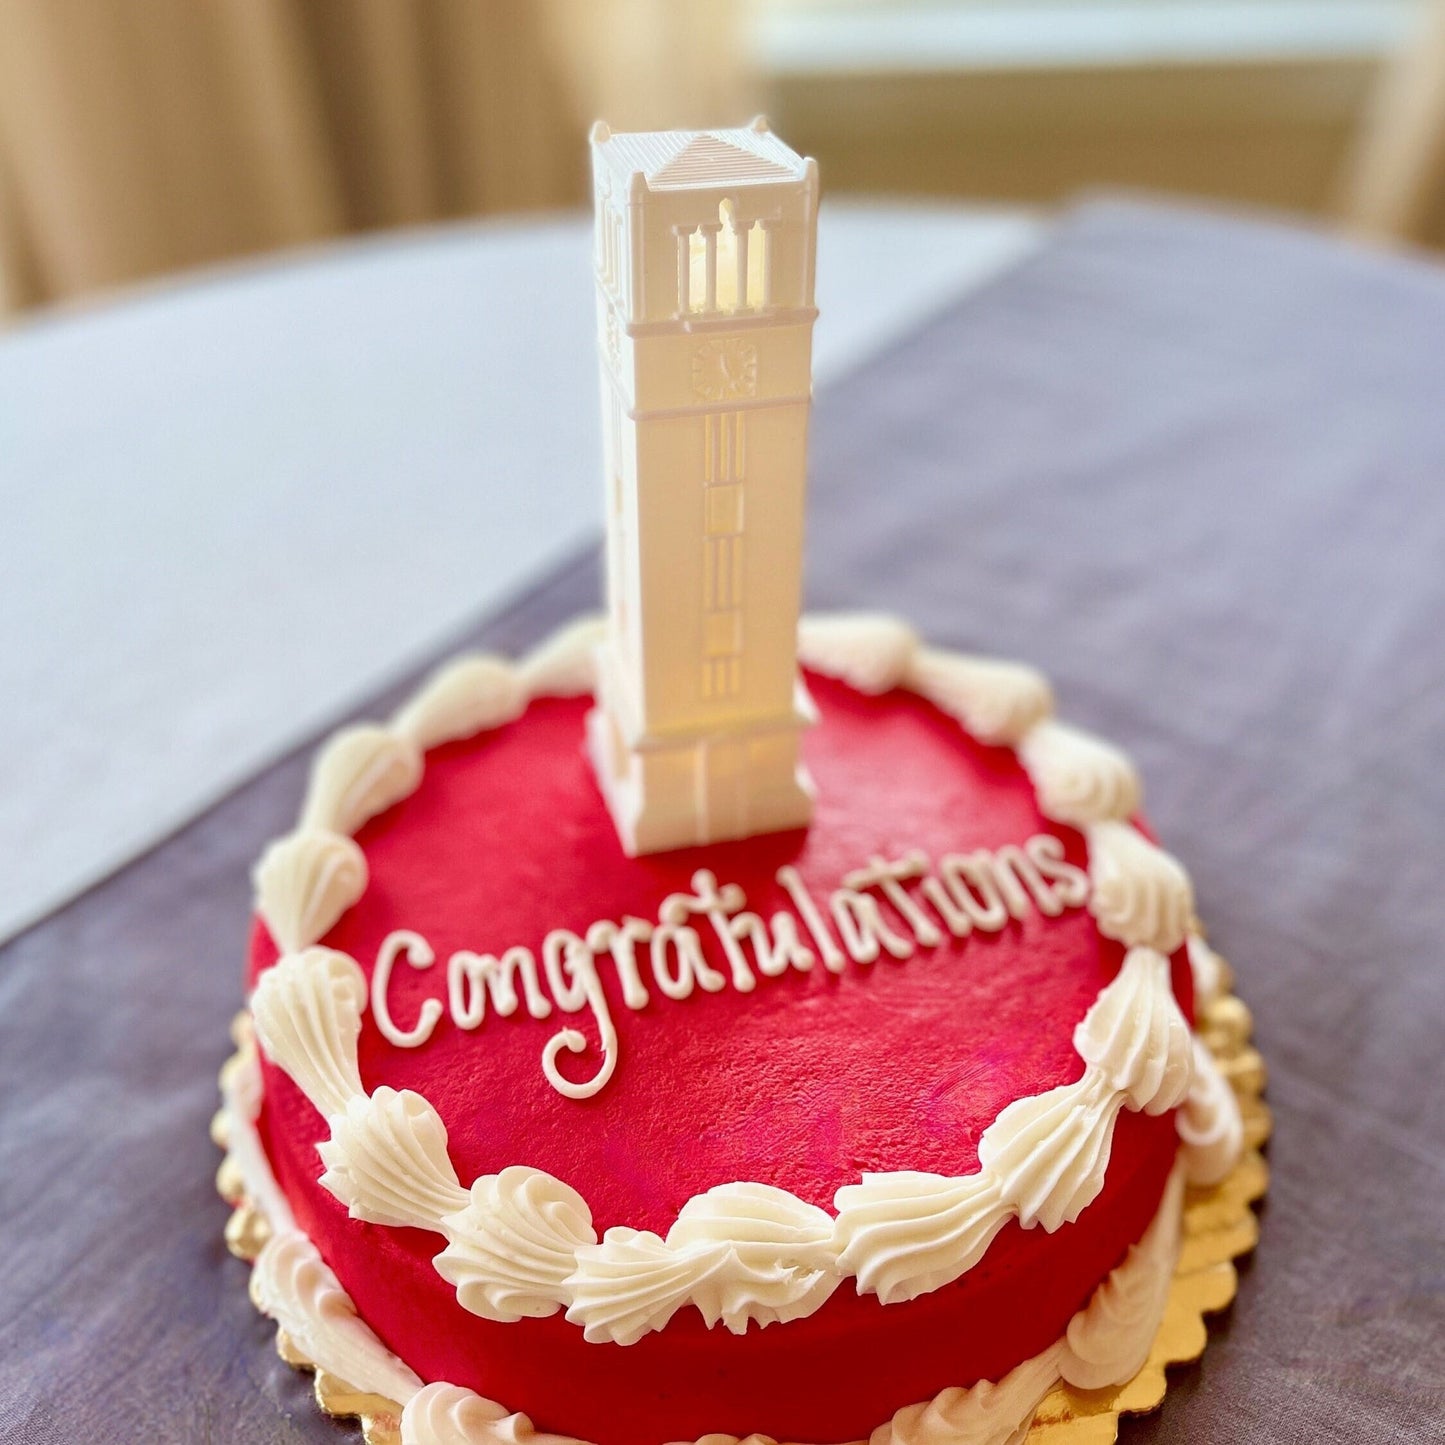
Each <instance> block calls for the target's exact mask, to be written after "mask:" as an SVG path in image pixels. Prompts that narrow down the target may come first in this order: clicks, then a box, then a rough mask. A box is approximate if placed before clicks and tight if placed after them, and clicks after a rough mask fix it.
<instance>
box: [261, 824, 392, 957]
mask: <svg viewBox="0 0 1445 1445" xmlns="http://www.w3.org/2000/svg"><path fill="white" fill-rule="evenodd" d="M251 879H252V882H253V883H254V884H255V888H256V911H257V912H258V913H260V915H261V917H262V919H264V920H265V923H266V927H267V929H268V930H269V931H270V934H271V937H272V938H273V939H275V940H276V946H277V947H278V948H279V949H280V950H281V951H282V953H296V952H298V951H299V950H300V949H303V948H306V947H307V946H308V945H310V944H313V943H316V942H317V941H318V940H320V939H322V938H324V937H325V936H326V934H327V933H329V932H330V931H331V929H332V928H333V927H334V926H335V924H336V921H337V919H339V918H340V917H341V915H342V914H343V913H345V912H346V910H347V909H348V908H350V907H351V905H352V904H353V903H355V902H356V901H357V899H359V898H360V897H361V895H362V894H363V893H365V892H366V857H365V855H364V854H363V853H362V851H361V849H360V848H358V847H357V846H356V844H355V843H354V842H353V841H352V840H351V839H350V838H347V837H345V836H344V835H342V834H340V833H333V832H332V831H331V830H330V829H328V828H302V829H300V830H299V831H297V832H295V833H290V834H288V835H287V836H286V837H284V838H278V839H277V840H276V841H275V842H274V843H272V844H271V845H270V847H268V848H267V849H266V851H265V852H264V853H263V854H262V855H261V859H260V862H258V863H257V864H256V866H255V868H254V869H253V870H252V873H251Z"/></svg>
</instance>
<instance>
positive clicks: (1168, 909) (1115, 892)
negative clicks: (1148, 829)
mask: <svg viewBox="0 0 1445 1445" xmlns="http://www.w3.org/2000/svg"><path fill="white" fill-rule="evenodd" d="M1086 835H1087V838H1088V843H1089V878H1090V882H1091V883H1092V885H1093V887H1092V891H1091V896H1090V898H1089V912H1090V913H1092V914H1093V915H1094V918H1095V919H1096V921H1097V922H1098V925H1099V932H1100V933H1102V934H1104V935H1105V936H1106V937H1108V938H1113V939H1116V940H1117V941H1118V942H1120V943H1122V944H1124V945H1125V946H1126V947H1129V948H1135V947H1144V948H1152V949H1154V950H1156V951H1157V952H1159V953H1173V952H1174V950H1175V949H1176V948H1178V947H1179V945H1180V944H1181V943H1183V942H1184V938H1185V934H1186V932H1187V931H1188V928H1189V925H1190V922H1191V921H1192V919H1193V917H1194V891H1193V889H1192V888H1191V887H1190V885H1189V875H1188V874H1187V873H1185V871H1184V869H1183V868H1181V867H1180V866H1179V863H1178V861H1177V860H1176V859H1174V858H1172V857H1171V856H1170V855H1169V854H1168V853H1166V852H1165V851H1164V850H1163V849H1162V848H1159V847H1156V846H1155V845H1154V844H1153V843H1151V842H1150V841H1149V840H1148V839H1147V838H1146V837H1145V836H1144V835H1143V834H1142V833H1141V832H1139V830H1138V829H1137V828H1135V827H1133V826H1132V825H1130V824H1128V823H1117V822H1112V821H1106V822H1102V823H1091V824H1090V825H1089V827H1088V828H1087V829H1086Z"/></svg>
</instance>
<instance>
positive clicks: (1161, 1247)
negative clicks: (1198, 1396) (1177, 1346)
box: [1059, 1168, 1184, 1390]
mask: <svg viewBox="0 0 1445 1445" xmlns="http://www.w3.org/2000/svg"><path fill="white" fill-rule="evenodd" d="M1183 1191H1184V1176H1183V1173H1182V1172H1181V1171H1180V1170H1179V1169H1177V1168H1176V1169H1175V1171H1174V1172H1173V1173H1172V1174H1171V1175H1170V1176H1169V1183H1168V1184H1167V1185H1165V1187H1164V1198H1163V1200H1162V1201H1161V1203H1160V1205H1159V1210H1158V1213H1156V1214H1155V1216H1154V1221H1153V1223H1152V1224H1150V1226H1149V1228H1148V1229H1147V1230H1146V1231H1145V1232H1144V1237H1143V1238H1142V1239H1141V1240H1140V1241H1139V1242H1138V1243H1137V1244H1135V1245H1133V1246H1132V1247H1131V1248H1130V1250H1129V1253H1128V1255H1127V1256H1125V1259H1124V1263H1123V1264H1121V1265H1120V1266H1119V1267H1118V1268H1117V1269H1116V1270H1114V1271H1113V1273H1112V1274H1110V1276H1109V1277H1108V1279H1106V1280H1105V1281H1104V1283H1103V1284H1102V1285H1100V1286H1099V1288H1098V1289H1096V1290H1095V1291H1094V1295H1093V1298H1092V1299H1091V1300H1090V1301H1089V1303H1088V1304H1087V1305H1086V1306H1085V1307H1084V1308H1083V1309H1082V1310H1081V1311H1080V1312H1079V1313H1078V1314H1076V1315H1075V1316H1074V1317H1073V1319H1071V1320H1070V1321H1069V1327H1068V1329H1067V1330H1066V1331H1065V1333H1064V1349H1063V1350H1062V1351H1061V1352H1060V1356H1059V1374H1060V1376H1061V1377H1062V1378H1063V1379H1064V1380H1066V1381H1067V1382H1068V1383H1069V1384H1071V1385H1074V1386H1076V1387H1077V1388H1078V1389H1080V1390H1100V1389H1103V1388H1104V1387H1105V1386H1106V1385H1121V1384H1123V1383H1124V1382H1125V1381H1126V1380H1131V1379H1133V1377H1134V1376H1135V1375H1136V1374H1137V1373H1138V1372H1139V1370H1140V1369H1141V1368H1142V1367H1143V1365H1144V1362H1145V1360H1147V1359H1148V1358H1149V1350H1150V1347H1151V1346H1152V1345H1153V1343H1154V1336H1155V1335H1156V1334H1157V1333H1158V1331H1159V1322H1160V1320H1162V1319H1163V1318H1164V1307H1165V1305H1166V1304H1167V1303H1168V1302H1169V1286H1170V1283H1171V1281H1172V1280H1173V1278H1174V1264H1175V1261H1176V1260H1177V1259H1178V1257H1179V1227H1180V1220H1181V1217H1182V1201H1183Z"/></svg>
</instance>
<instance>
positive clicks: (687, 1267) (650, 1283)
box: [567, 1225, 730, 1345]
mask: <svg viewBox="0 0 1445 1445" xmlns="http://www.w3.org/2000/svg"><path fill="white" fill-rule="evenodd" d="M729 1268H730V1256H729V1251H728V1247H727V1245H725V1244H711V1245H696V1246H694V1247H693V1248H691V1249H689V1250H674V1249H669V1248H668V1245H667V1241H666V1240H664V1239H662V1238H661V1237H659V1236H658V1235H656V1234H653V1233H652V1232H651V1231H650V1230H638V1229H629V1228H627V1227H625V1226H622V1225H618V1226H616V1227H615V1228H612V1229H609V1230H608V1231H607V1233H606V1234H604V1235H603V1236H602V1240H601V1243H599V1244H595V1245H589V1246H586V1247H584V1248H582V1249H579V1250H578V1251H577V1268H576V1270H575V1271H574V1272H573V1274H572V1275H571V1276H570V1277H569V1278H568V1280H567V1288H568V1290H569V1292H570V1293H571V1296H572V1305H571V1307H570V1308H569V1309H568V1311H567V1318H568V1319H569V1320H570V1321H571V1322H572V1323H573V1324H574V1325H581V1326H582V1327H583V1335H584V1337H585V1338H586V1339H587V1340H589V1341H591V1342H593V1343H596V1342H598V1341H601V1340H609V1341H611V1342H612V1343H613V1344H618V1345H631V1344H635V1343H636V1342H637V1341H638V1340H640V1339H641V1338H642V1337H643V1335H645V1334H646V1333H647V1332H648V1331H649V1330H655V1329H661V1327H662V1326H663V1325H665V1324H666V1323H667V1321H668V1320H670V1319H671V1318H672V1317H673V1315H674V1314H676V1313H677V1311H678V1310H679V1309H681V1308H682V1306H683V1305H684V1304H686V1303H687V1302H688V1300H689V1299H696V1298H699V1297H701V1298H704V1299H708V1300H711V1299H712V1298H713V1297H714V1296H715V1294H716V1280H717V1276H718V1275H719V1274H722V1273H725V1272H726V1271H727V1270H728V1269H729Z"/></svg>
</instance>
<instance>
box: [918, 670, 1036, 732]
mask: <svg viewBox="0 0 1445 1445" xmlns="http://www.w3.org/2000/svg"><path fill="white" fill-rule="evenodd" d="M908 686H909V687H910V688H912V689H913V691H914V692H917V693H921V694H922V695H923V696H924V697H926V698H927V699H928V700H929V702H931V703H933V705H934V706H935V707H938V708H941V709H942V710H943V711H944V712H946V713H948V714H949V716H950V717H954V718H957V719H958V721H959V722H961V723H962V724H963V726H964V727H965V728H966V729H967V730H968V731H969V732H971V733H972V734H973V735H974V737H976V738H977V739H978V740H979V741H980V742H983V743H988V744H990V745H992V746H1004V745H1009V744H1014V743H1017V742H1018V741H1019V739H1020V738H1022V737H1024V736H1025V734H1026V733H1027V732H1028V731H1029V729H1030V728H1032V727H1034V726H1035V725H1037V724H1038V723H1039V722H1040V721H1041V720H1042V719H1043V718H1046V717H1048V716H1049V714H1050V713H1052V712H1053V710H1054V694H1053V689H1052V688H1051V687H1050V686H1049V683H1048V679H1047V678H1046V677H1045V676H1044V675H1043V673H1041V672H1039V671H1038V670H1037V669H1036V668H1032V667H1028V666H1026V665H1025V664H1024V663H1021V662H1005V661H1003V660H1001V659H999V658H993V657H970V656H967V655H966V654H964V653H959V652H943V651H939V650H935V649H934V648H931V647H920V648H919V649H918V651H917V653H916V654H915V655H914V658H913V661H912V665H911V667H910V669H909V676H908Z"/></svg>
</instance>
